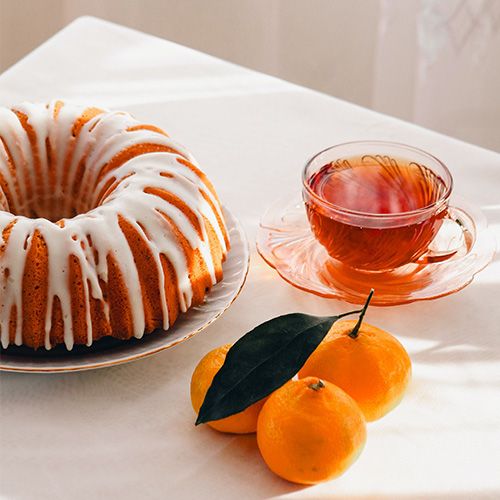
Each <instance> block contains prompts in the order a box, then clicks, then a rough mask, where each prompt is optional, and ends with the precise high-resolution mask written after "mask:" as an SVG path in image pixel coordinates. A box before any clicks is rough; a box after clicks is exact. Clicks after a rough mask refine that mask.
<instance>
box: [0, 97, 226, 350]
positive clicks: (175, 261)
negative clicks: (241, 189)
mask: <svg viewBox="0 0 500 500" xmlns="http://www.w3.org/2000/svg"><path fill="white" fill-rule="evenodd" d="M0 141H1V142H0V235H1V236H0V331H1V342H2V346H3V347H4V348H6V347H8V345H9V344H16V345H25V346H29V347H32V348H38V347H41V346H45V348H47V349H50V348H51V347H53V346H55V345H57V344H62V343H64V344H65V345H66V347H67V349H71V348H72V347H73V345H74V344H86V345H87V346H90V345H91V344H92V342H94V341H96V340H98V339H100V338H101V337H104V336H112V337H116V338H119V339H128V338H131V337H136V338H140V337H142V336H143V335H144V334H145V333H149V332H152V331H153V330H155V329H158V328H162V329H164V330H167V329H168V328H169V327H171V326H172V325H173V324H174V322H175V320H176V318H177V317H178V315H179V313H180V312H185V311H187V309H188V308H189V307H191V306H193V305H196V304H200V303H201V302H203V300H204V298H205V295H206V293H207V291H208V290H210V288H211V287H212V285H214V284H215V283H216V282H217V281H219V280H221V278H222V262H223V261H224V259H225V257H226V253H227V250H228V248H229V240H228V234H227V231H226V227H225V223H224V218H223V214H222V210H221V206H220V203H219V200H218V198H217V195H216V193H215V191H214V188H213V186H212V185H211V183H210V181H209V180H208V179H207V177H206V176H205V174H204V173H203V172H202V171H201V170H200V169H199V167H198V165H197V163H196V161H195V160H194V158H193V157H192V156H191V155H190V154H189V153H188V152H187V151H186V150H185V149H184V148H183V147H181V146H180V145H179V144H177V143H176V142H174V141H173V140H172V139H170V138H169V137H168V135H167V134H166V133H165V132H164V131H163V130H162V129H160V128H158V127H156V126H154V125H147V124H144V123H141V122H140V121H137V120H136V119H134V118H132V116H131V115H129V114H128V113H124V112H111V111H107V110H103V109H99V108H95V107H85V106H78V105H73V104H71V105H70V104H68V103H64V102H62V101H53V102H51V103H50V104H33V103H23V104H21V105H19V106H15V107H13V108H12V109H8V108H0Z"/></svg>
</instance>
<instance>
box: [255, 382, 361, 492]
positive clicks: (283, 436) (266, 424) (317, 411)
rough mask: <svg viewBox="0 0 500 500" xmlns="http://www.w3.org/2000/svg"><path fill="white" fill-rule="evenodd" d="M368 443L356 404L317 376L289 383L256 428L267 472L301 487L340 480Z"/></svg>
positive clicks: (268, 403)
mask: <svg viewBox="0 0 500 500" xmlns="http://www.w3.org/2000/svg"><path fill="white" fill-rule="evenodd" d="M365 441H366V427H365V420H364V418H363V414H362V413H361V411H360V409H359V408H358V406H357V405H356V403H355V402H354V400H353V399H351V397H350V396H348V395H347V394H346V393H345V392H344V391H343V390H342V389H339V388H338V387H337V386H335V385H333V384H331V383H330V382H323V381H322V380H320V379H318V378H317V377H307V378H303V379H301V380H291V381H290V382H287V383H286V384H285V385H283V386H282V387H280V388H279V389H277V390H276V391H275V392H273V393H272V394H271V395H270V396H269V398H268V399H267V401H266V403H265V404H264V407H263V408H262V410H261V412H260V415H259V420H258V425H257V443H258V446H259V449H260V452H261V454H262V457H263V458H264V461H265V462H266V464H267V465H268V467H269V468H270V469H271V470H272V471H273V472H274V473H276V474H277V475H278V476H281V477H282V478H284V479H287V480H288V481H292V482H294V483H300V484H316V483H319V482H321V481H326V480H328V479H332V478H334V477H336V476H339V475H340V474H342V473H343V472H344V471H345V470H346V469H347V468H348V467H349V466H350V465H351V464H352V463H353V462H354V461H355V460H356V458H357V457H358V455H359V454H360V452H361V450H362V449H363V446H364V443H365Z"/></svg>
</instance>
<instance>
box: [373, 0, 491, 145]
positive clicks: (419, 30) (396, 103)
mask: <svg viewBox="0 0 500 500" xmlns="http://www.w3.org/2000/svg"><path fill="white" fill-rule="evenodd" d="M378 24H379V28H378V30H379V31H378V47H377V54H376V64H375V67H376V71H375V75H374V94H373V106H374V107H375V108H376V109H379V110H381V111H386V112H388V113H391V112H392V113H393V114H396V115H399V116H402V117H404V118H407V119H409V120H412V121H414V122H416V123H418V124H420V125H423V126H425V127H429V128H433V129H437V130H439V131H441V132H444V133H448V134H450V135H454V136H457V137H459V138H463V139H465V140H467V141H470V142H473V143H477V144H481V145H484V146H486V147H490V148H492V149H497V150H500V1H498V0H446V1H445V0H405V1H402V2H398V1H395V0H382V1H381V5H380V18H379V21H378Z"/></svg>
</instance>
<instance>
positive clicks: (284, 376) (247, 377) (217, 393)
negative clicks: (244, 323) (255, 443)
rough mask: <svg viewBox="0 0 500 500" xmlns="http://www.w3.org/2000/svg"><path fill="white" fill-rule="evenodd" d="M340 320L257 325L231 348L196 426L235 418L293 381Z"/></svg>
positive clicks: (302, 318)
mask: <svg viewBox="0 0 500 500" xmlns="http://www.w3.org/2000/svg"><path fill="white" fill-rule="evenodd" d="M360 312H361V310H357V311H351V312H348V313H344V314H340V315H338V316H323V317H319V316H310V315H308V314H300V313H292V314H286V315H284V316H278V317H277V318H274V319H271V320H269V321H266V322H265V323H262V324H261V325H259V326H257V327H256V328H254V329H253V330H251V331H250V332H248V333H247V334H246V335H244V336H243V337H241V338H240V339H239V340H238V341H237V342H236V343H235V344H234V345H233V346H232V347H231V349H229V351H228V353H227V356H226V359H225V361H224V364H223V365H222V367H221V368H220V370H219V371H218V372H217V373H216V375H215V377H214V379H213V381H212V385H211V386H210V387H209V389H208V391H207V394H206V396H205V400H204V401H203V404H202V405H201V408H200V412H199V414H198V418H197V419H196V425H198V424H203V423H206V422H210V421H212V420H219V419H220V418H224V417H228V416H230V415H234V414H235V413H238V412H240V411H243V410H244V409H245V408H248V407H249V406H250V405H252V404H253V403H255V402H257V401H259V400H261V399H263V398H265V397H266V396H268V395H269V394H271V393H272V392H273V391H275V390H276V389H278V388H279V387H281V386H282V385H283V384H285V383H286V382H288V381H289V380H290V379H291V378H292V377H293V376H294V375H295V374H296V373H297V372H298V371H299V370H300V368H302V366H303V365H304V363H305V362H306V361H307V358H308V357H309V356H310V355H311V354H312V353H313V351H314V350H315V349H316V347H318V345H319V344H320V342H321V341H322V340H323V339H324V338H325V336H326V334H327V333H328V331H329V330H330V328H331V326H332V325H333V323H335V321H337V320H338V319H339V318H342V317H344V316H348V315H350V314H357V313H360Z"/></svg>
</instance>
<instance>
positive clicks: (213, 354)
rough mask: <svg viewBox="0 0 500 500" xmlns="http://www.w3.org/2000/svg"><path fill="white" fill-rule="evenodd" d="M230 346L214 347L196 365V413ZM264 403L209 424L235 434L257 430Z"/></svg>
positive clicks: (193, 400) (193, 401)
mask: <svg viewBox="0 0 500 500" xmlns="http://www.w3.org/2000/svg"><path fill="white" fill-rule="evenodd" d="M230 348H231V344H225V345H223V346H220V347H217V348H216V349H213V350H212V351H210V352H209V353H208V354H206V355H205V356H204V357H203V358H202V359H201V361H200V362H199V363H198V365H197V366H196V368H195V370H194V372H193V375H192V377H191V404H192V405H193V409H194V411H195V412H196V413H198V412H199V411H200V408H201V405H202V404H203V400H204V399H205V395H206V393H207V391H208V388H209V387H210V385H211V384H212V380H213V378H214V377H215V374H216V373H217V372H218V371H219V369H220V367H221V366H222V365H223V364H224V360H225V359H226V355H227V352H228V351H229V349H230ZM263 404H264V400H262V401H258V402H257V403H254V404H253V405H251V406H249V407H248V408H246V409H245V410H243V411H241V412H239V413H236V414H234V415H231V416H229V417H226V418H222V419H220V420H213V421H211V422H208V425H209V426H210V427H212V428H213V429H216V430H218V431H220V432H230V433H233V434H248V433H251V432H255V431H256V430H257V418H258V416H259V412H260V410H261V408H262V406H263Z"/></svg>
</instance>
